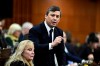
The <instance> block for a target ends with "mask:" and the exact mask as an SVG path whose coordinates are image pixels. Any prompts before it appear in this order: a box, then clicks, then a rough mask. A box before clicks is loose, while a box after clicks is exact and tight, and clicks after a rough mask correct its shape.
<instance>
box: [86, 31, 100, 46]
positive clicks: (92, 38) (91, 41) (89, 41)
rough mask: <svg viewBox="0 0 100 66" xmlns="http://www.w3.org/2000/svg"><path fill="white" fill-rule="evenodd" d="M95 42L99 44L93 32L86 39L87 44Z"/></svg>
mask: <svg viewBox="0 0 100 66" xmlns="http://www.w3.org/2000/svg"><path fill="white" fill-rule="evenodd" d="M95 42H99V39H98V38H97V36H96V34H95V33H94V32H91V33H90V34H89V37H88V39H87V43H88V44H90V43H95Z"/></svg>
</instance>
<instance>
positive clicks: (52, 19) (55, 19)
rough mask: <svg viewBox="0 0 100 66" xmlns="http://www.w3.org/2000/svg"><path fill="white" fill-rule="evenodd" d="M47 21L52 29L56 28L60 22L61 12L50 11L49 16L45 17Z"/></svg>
mask: <svg viewBox="0 0 100 66" xmlns="http://www.w3.org/2000/svg"><path fill="white" fill-rule="evenodd" d="M45 21H46V22H47V24H48V26H50V27H51V28H52V27H55V26H56V25H57V24H58V23H59V21H60V11H55V12H53V11H50V12H49V13H48V15H45Z"/></svg>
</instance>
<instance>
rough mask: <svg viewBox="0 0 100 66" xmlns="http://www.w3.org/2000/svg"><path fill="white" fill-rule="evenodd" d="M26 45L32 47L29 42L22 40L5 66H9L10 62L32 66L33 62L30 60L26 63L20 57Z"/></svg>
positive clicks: (31, 43)
mask: <svg viewBox="0 0 100 66" xmlns="http://www.w3.org/2000/svg"><path fill="white" fill-rule="evenodd" d="M28 45H33V46H34V43H33V42H32V41H30V40H23V41H21V42H20V43H19V44H18V46H17V48H16V50H15V53H14V54H12V55H11V56H10V58H9V60H8V61H7V62H6V64H5V66H10V64H11V62H13V61H22V62H23V63H26V64H27V65H28V66H33V62H32V60H31V61H29V62H28V61H27V60H26V59H25V58H24V57H23V56H22V53H23V51H24V49H25V47H26V46H28Z"/></svg>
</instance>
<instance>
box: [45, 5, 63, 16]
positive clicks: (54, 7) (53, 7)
mask: <svg viewBox="0 0 100 66" xmlns="http://www.w3.org/2000/svg"><path fill="white" fill-rule="evenodd" d="M50 11H53V12H55V11H60V16H61V10H60V8H59V7H58V6H51V7H49V8H48V10H47V12H46V15H48V14H49V12H50Z"/></svg>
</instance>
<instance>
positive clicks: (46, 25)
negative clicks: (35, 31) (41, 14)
mask: <svg viewBox="0 0 100 66" xmlns="http://www.w3.org/2000/svg"><path fill="white" fill-rule="evenodd" d="M44 24H45V27H46V29H47V31H48V33H49V31H50V30H51V28H50V27H49V26H48V24H47V23H46V21H44ZM52 29H53V30H54V27H53V28H52Z"/></svg>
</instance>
